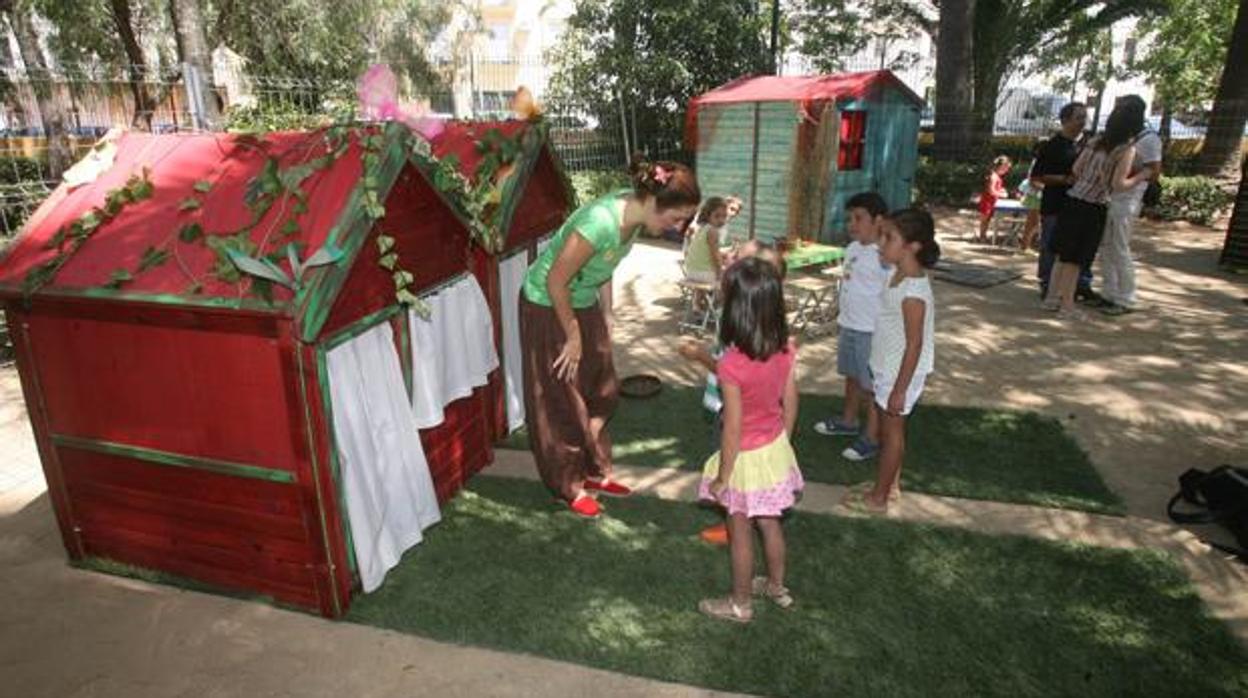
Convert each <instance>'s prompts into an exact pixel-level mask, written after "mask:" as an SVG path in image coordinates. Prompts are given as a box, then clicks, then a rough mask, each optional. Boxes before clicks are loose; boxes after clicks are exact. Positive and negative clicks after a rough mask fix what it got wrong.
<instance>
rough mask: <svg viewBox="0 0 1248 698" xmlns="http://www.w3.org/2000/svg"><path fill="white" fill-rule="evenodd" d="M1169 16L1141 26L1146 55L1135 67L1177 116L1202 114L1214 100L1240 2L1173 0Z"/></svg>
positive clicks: (1143, 22) (1139, 28)
mask: <svg viewBox="0 0 1248 698" xmlns="http://www.w3.org/2000/svg"><path fill="white" fill-rule="evenodd" d="M1170 3H1171V5H1170V9H1169V11H1168V12H1166V13H1164V14H1161V15H1158V16H1156V17H1150V18H1147V19H1144V20H1143V21H1141V22H1140V23H1139V25H1138V26H1137V27H1136V32H1137V38H1138V39H1139V42H1140V46H1141V49H1142V50H1141V52H1140V55H1139V56H1138V59H1137V60H1136V62H1135V63H1134V64H1133V65H1132V66H1130V69H1131V71H1132V72H1133V73H1134V74H1137V75H1142V76H1143V77H1145V78H1146V79H1147V80H1148V81H1149V83H1150V84H1151V85H1153V89H1154V90H1155V91H1156V95H1157V98H1158V99H1159V100H1161V101H1162V102H1163V103H1164V104H1165V105H1166V106H1167V107H1168V108H1169V109H1171V110H1172V111H1175V112H1179V113H1182V112H1190V111H1202V110H1203V109H1204V108H1205V106H1206V105H1208V104H1209V102H1211V101H1212V100H1213V95H1214V91H1215V90H1216V89H1217V81H1216V80H1215V79H1214V76H1216V75H1218V74H1219V73H1220V72H1221V70H1222V64H1223V62H1224V61H1225V60H1226V51H1227V47H1228V46H1229V45H1230V40H1231V28H1232V27H1233V26H1234V24H1235V8H1236V7H1237V6H1238V5H1239V0H1170Z"/></svg>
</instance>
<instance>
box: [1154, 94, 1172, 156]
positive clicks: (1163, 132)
mask: <svg viewBox="0 0 1248 698" xmlns="http://www.w3.org/2000/svg"><path fill="white" fill-rule="evenodd" d="M1173 126H1174V110H1173V109H1171V108H1170V102H1169V101H1164V102H1162V103H1161V124H1160V125H1159V126H1158V128H1157V135H1158V136H1160V137H1161V142H1162V143H1163V144H1165V145H1167V146H1168V145H1170V131H1171V130H1173V129H1172V127H1173Z"/></svg>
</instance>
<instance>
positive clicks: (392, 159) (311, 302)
mask: <svg viewBox="0 0 1248 698" xmlns="http://www.w3.org/2000/svg"><path fill="white" fill-rule="evenodd" d="M382 134H383V135H384V136H385V138H386V142H385V145H384V146H383V148H382V149H383V151H384V153H385V155H384V160H383V161H382V163H381V166H380V167H378V168H377V169H378V171H377V186H376V192H377V197H378V198H379V199H381V200H382V201H385V200H386V199H387V198H388V197H389V196H390V190H391V189H392V188H393V187H394V183H395V182H396V181H398V178H399V173H400V172H402V171H403V168H404V167H405V166H406V165H407V164H408V156H407V138H408V134H407V129H406V127H404V126H402V125H400V124H394V123H391V124H387V125H386V127H385V128H384V129H383V130H382ZM363 188H364V183H363V181H361V182H360V183H359V184H357V185H356V187H355V192H353V193H352V195H351V198H350V199H349V200H348V202H347V205H346V206H345V207H344V209H343V211H342V214H341V216H340V217H339V219H338V223H337V224H336V225H335V226H334V228H333V230H331V231H330V234H329V237H328V239H327V240H326V242H325V244H326V245H339V243H341V245H340V246H341V249H342V251H343V258H342V259H341V260H339V261H338V263H337V264H332V265H328V267H327V268H325V269H324V270H323V271H321V272H320V273H319V274H317V276H316V278H315V279H314V280H313V281H312V282H311V283H309V284H308V287H307V290H306V294H301V295H302V296H303V297H302V298H300V299H298V300H297V306H298V308H299V309H298V311H297V312H298V318H297V319H298V327H299V336H300V338H301V339H303V341H305V342H312V341H315V340H316V338H317V336H319V335H320V333H321V330H322V329H323V328H324V327H325V322H326V320H328V319H329V312H330V310H331V309H332V308H333V306H334V301H336V300H337V299H338V294H339V293H340V292H341V291H342V287H343V286H344V285H345V284H346V282H347V277H349V276H350V274H351V269H352V267H353V266H354V264H355V260H356V258H357V257H358V256H359V252H360V249H361V248H362V247H363V246H364V242H365V241H366V240H367V239H368V237H369V231H370V230H371V229H372V227H373V225H374V224H375V223H376V221H375V220H373V218H372V217H370V216H369V215H368V213H367V212H366V211H365V210H364V205H363V201H362V197H363Z"/></svg>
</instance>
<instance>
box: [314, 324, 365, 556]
mask: <svg viewBox="0 0 1248 698" xmlns="http://www.w3.org/2000/svg"><path fill="white" fill-rule="evenodd" d="M328 354H329V350H328V349H326V348H325V346H324V345H322V346H318V347H317V348H316V382H317V383H318V384H319V385H320V387H321V409H322V410H324V412H325V424H326V425H328V427H329V453H328V454H327V455H328V456H329V457H328V458H327V460H328V462H329V472H330V474H332V475H333V477H334V482H336V483H339V485H341V483H342V466H341V464H340V462H339V460H338V437H337V435H336V433H335V432H334V404H333V403H334V401H333V397H332V396H331V395H330V394H329V364H328V362H327V360H326V356H328ZM338 511H339V512H341V514H340V515H339V517H338V520H339V522H340V523H341V524H342V532H343V545H345V546H346V547H347V566H348V567H349V568H350V570H351V575H352V576H353V577H356V578H358V577H359V576H360V567H359V564H358V563H357V562H356V561H355V539H354V538H352V536H351V517H349V516H347V500H346V488H345V487H341V486H340V487H338Z"/></svg>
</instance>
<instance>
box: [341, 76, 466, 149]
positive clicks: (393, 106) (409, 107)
mask: <svg viewBox="0 0 1248 698" xmlns="http://www.w3.org/2000/svg"><path fill="white" fill-rule="evenodd" d="M356 91H357V94H358V95H359V97H360V116H361V117H362V118H364V119H368V120H376V121H397V122H399V123H401V124H403V125H405V126H407V127H408V128H410V129H411V130H413V131H415V132H416V133H419V134H420V135H421V136H424V137H425V138H426V139H430V138H434V137H435V136H437V135H438V134H439V133H442V129H444V128H445V124H444V123H443V122H442V120H441V119H435V118H433V117H431V116H426V115H425V110H424V109H423V108H421V107H419V106H416V105H413V104H399V81H398V80H397V79H396V78H395V77H394V72H393V71H391V70H390V66H388V65H384V64H380V63H379V64H377V65H374V66H373V67H371V68H369V69H368V70H366V71H364V74H363V75H361V76H360V79H359V82H358V83H357V87H356Z"/></svg>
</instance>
